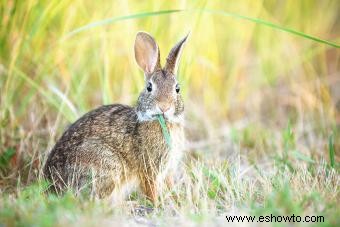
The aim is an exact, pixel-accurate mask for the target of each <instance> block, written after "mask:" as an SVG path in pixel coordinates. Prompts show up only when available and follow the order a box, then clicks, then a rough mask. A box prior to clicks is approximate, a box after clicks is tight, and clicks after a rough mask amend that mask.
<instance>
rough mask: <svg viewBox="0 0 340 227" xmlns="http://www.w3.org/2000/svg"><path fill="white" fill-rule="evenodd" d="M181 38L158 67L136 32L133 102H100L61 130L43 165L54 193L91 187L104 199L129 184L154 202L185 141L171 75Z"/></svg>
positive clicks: (155, 54)
mask: <svg viewBox="0 0 340 227" xmlns="http://www.w3.org/2000/svg"><path fill="white" fill-rule="evenodd" d="M186 39H187V36H186V37H185V38H184V39H182V40H181V41H180V42H179V43H177V44H176V45H175V46H174V47H173V48H172V50H171V51H170V53H169V55H168V57H167V59H166V64H165V66H164V68H162V67H161V64H160V59H159V58H160V53H159V48H158V45H157V43H156V42H155V40H154V38H153V37H151V36H150V35H149V34H147V33H145V32H138V33H137V35H136V40H135V45H134V50H135V59H136V62H137V63H138V65H139V66H140V68H141V69H142V70H143V71H144V75H145V87H144V89H143V90H142V92H141V93H140V95H139V98H138V101H137V106H136V107H130V106H126V105H121V104H113V105H106V106H101V107H99V108H97V109H95V110H92V111H90V112H89V113H87V114H85V115H84V116H82V117H81V118H80V119H78V120H77V121H76V122H75V123H73V124H72V125H71V126H70V127H69V128H68V129H67V130H66V131H65V132H64V134H63V135H62V137H61V138H60V139H59V141H58V142H57V143H56V145H55V146H54V148H53V149H52V151H51V153H50V154H49V157H48V159H47V161H46V164H45V167H44V176H45V177H46V178H47V179H48V180H49V181H51V182H52V187H53V189H54V190H55V191H56V192H62V191H63V190H65V189H66V188H68V187H71V188H73V189H74V190H76V191H79V190H82V189H83V188H89V186H90V189H91V191H92V192H94V193H95V195H96V196H98V197H100V198H103V197H108V196H110V195H111V196H112V195H113V194H115V196H117V195H121V192H123V188H126V186H127V185H129V186H131V183H132V184H135V185H137V186H140V188H141V189H142V191H143V192H144V194H145V195H146V197H147V198H148V199H150V200H151V201H152V202H155V201H156V199H157V192H158V191H159V187H160V186H161V185H162V183H163V182H164V181H166V182H168V183H169V184H171V182H172V179H171V178H172V176H171V172H173V171H174V170H176V169H177V165H178V163H179V161H180V159H181V157H182V154H183V145H184V130H183V123H184V122H183V120H184V118H183V111H184V105H183V100H182V97H181V92H180V86H179V84H178V81H177V79H176V73H177V68H178V64H179V58H180V55H181V51H182V48H183V44H184V43H185V42H186ZM160 114H161V115H163V116H164V118H165V121H166V125H167V128H168V130H169V134H170V136H171V146H168V145H167V144H166V141H165V139H164V135H163V133H162V128H161V125H160V124H159V122H158V121H157V116H158V115H160ZM121 196H123V195H121Z"/></svg>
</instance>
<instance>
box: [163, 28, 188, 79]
mask: <svg viewBox="0 0 340 227" xmlns="http://www.w3.org/2000/svg"><path fill="white" fill-rule="evenodd" d="M188 36H189V34H188V35H186V36H185V37H184V38H183V39H182V40H181V41H179V42H178V43H177V44H176V45H175V46H174V47H173V48H172V49H171V51H170V53H169V55H168V57H167V58H166V64H165V66H164V69H165V70H166V71H168V72H170V73H172V74H174V75H176V73H177V69H178V65H179V59H180V58H181V53H182V49H183V46H184V43H185V41H186V40H187V38H188Z"/></svg>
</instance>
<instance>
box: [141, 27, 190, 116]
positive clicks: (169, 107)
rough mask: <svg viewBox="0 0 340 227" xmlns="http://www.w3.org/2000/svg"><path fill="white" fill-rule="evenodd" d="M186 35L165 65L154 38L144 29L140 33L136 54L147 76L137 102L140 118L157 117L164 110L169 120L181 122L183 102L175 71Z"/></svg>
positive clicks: (175, 47) (174, 48)
mask: <svg viewBox="0 0 340 227" xmlns="http://www.w3.org/2000/svg"><path fill="white" fill-rule="evenodd" d="M186 39H187V36H186V37H185V38H184V39H182V40H181V41H180V42H178V43H177V44H176V45H175V46H174V47H173V48H172V49H171V51H170V53H169V55H168V57H167V59H166V63H165V66H164V67H163V68H162V67H161V64H160V59H159V56H160V54H159V48H158V45H157V43H156V42H155V40H154V38H153V37H151V36H150V35H149V34H147V33H145V32H138V33H137V36H136V41H135V58H136V61H137V63H138V65H139V66H140V68H141V69H142V70H143V71H144V76H145V88H144V89H143V91H142V92H141V94H140V96H139V98H138V102H137V114H138V119H139V120H140V121H149V120H154V119H155V118H156V115H158V114H163V115H164V117H165V119H166V120H168V121H170V122H178V123H180V122H182V120H183V111H184V105H183V100H182V97H181V90H180V85H179V84H178V81H177V78H176V74H177V69H178V64H179V59H180V55H181V51H182V48H183V44H184V43H185V41H186Z"/></svg>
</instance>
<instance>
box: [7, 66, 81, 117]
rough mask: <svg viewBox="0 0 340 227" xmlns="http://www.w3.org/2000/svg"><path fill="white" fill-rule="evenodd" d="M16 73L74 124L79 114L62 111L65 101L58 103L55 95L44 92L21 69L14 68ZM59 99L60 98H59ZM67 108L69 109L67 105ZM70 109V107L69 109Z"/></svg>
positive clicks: (71, 111) (70, 110)
mask: <svg viewBox="0 0 340 227" xmlns="http://www.w3.org/2000/svg"><path fill="white" fill-rule="evenodd" d="M14 72H15V75H18V76H20V77H21V78H22V79H24V80H25V81H26V82H27V83H28V84H29V85H30V86H31V87H32V88H34V89H35V90H37V91H38V92H39V93H40V94H41V95H42V96H43V97H45V98H46V100H47V101H48V102H49V103H50V104H52V106H54V107H55V108H57V109H58V111H59V112H61V113H62V114H63V115H64V116H65V117H66V119H67V120H68V121H70V122H72V121H73V120H74V119H76V118H77V117H78V116H77V113H75V112H74V111H73V110H72V109H69V111H62V109H63V108H64V105H63V103H64V100H61V102H59V101H57V100H56V99H55V98H54V97H55V96H54V95H50V94H49V93H48V92H46V91H45V90H44V88H42V87H41V86H39V84H37V83H36V82H35V81H34V80H32V79H31V78H29V77H28V76H27V75H26V74H25V73H23V72H21V71H20V70H19V69H17V68H14ZM57 97H59V96H57ZM67 107H69V106H68V105H67ZM69 108H70V107H69Z"/></svg>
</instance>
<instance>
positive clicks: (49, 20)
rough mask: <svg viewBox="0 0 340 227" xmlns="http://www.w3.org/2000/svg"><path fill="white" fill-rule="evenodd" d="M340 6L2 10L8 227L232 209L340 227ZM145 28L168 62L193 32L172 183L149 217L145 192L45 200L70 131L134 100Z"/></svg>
mask: <svg viewBox="0 0 340 227" xmlns="http://www.w3.org/2000/svg"><path fill="white" fill-rule="evenodd" d="M178 9H184V10H178ZM338 12H339V4H338V2H337V1H336V0H327V1H307V0H306V1H294V0H288V1H283V2H277V1H268V0H265V1H234V2H230V1H225V2H224V1H220V2H218V1H204V0H200V1H168V2H159V1H149V2H141V1H124V2H101V3H100V4H95V3H93V2H92V1H80V0H75V1H67V0H59V1H55V0H52V1H45V0H42V1H33V0H28V1H25V2H21V1H14V0H8V1H3V2H1V3H0V18H1V19H0V23H1V26H0V106H1V108H0V226H2V225H4V226H33V225H35V226H50V225H55V226H65V225H66V226H73V225H79V224H81V225H99V224H103V225H108V224H110V225H114V224H115V225H118V224H122V223H125V224H131V225H137V224H145V225H169V224H170V223H173V225H198V224H201V225H218V224H219V225H224V224H227V221H226V219H225V216H226V215H233V214H237V215H246V214H247V215H270V214H273V215H274V214H275V215H292V214H295V215H301V216H305V215H323V216H324V217H325V222H324V223H317V224H318V225H320V224H322V225H324V226H337V225H339V223H340V219H339V217H338V213H339V212H340V210H339V205H338V201H339V199H340V198H339V160H340V159H339V152H338V151H339V148H340V137H339V125H340V115H339V112H340V109H339V106H340V95H339V89H338V87H339V86H340V80H339V76H338V75H339V73H340V72H339V68H340V67H339V62H340V61H339V43H340V40H339V37H340V36H339V35H340V30H339V29H338V27H339V26H338V25H339V13H338ZM139 30H145V31H148V32H149V33H151V34H153V35H154V36H155V38H156V40H157V41H158V43H159V46H160V51H161V57H162V60H163V61H162V62H164V59H165V57H166V54H167V52H168V51H169V50H170V48H171V47H172V45H173V44H175V43H176V41H178V40H179V39H180V38H181V37H182V36H184V35H185V34H187V32H188V31H191V35H190V39H189V40H188V43H187V45H186V47H185V50H184V51H183V57H182V59H181V61H182V64H181V66H180V72H179V81H180V83H181V91H182V92H183V96H184V100H185V108H186V135H187V140H188V144H187V149H186V155H185V159H184V160H183V163H182V165H181V174H180V176H179V177H178V179H177V184H176V185H175V187H174V188H172V190H170V191H169V190H168V191H164V192H162V194H161V196H160V198H159V199H160V201H161V205H160V207H158V208H155V209H154V210H153V211H152V212H147V213H145V214H143V212H144V211H145V209H139V208H140V207H141V206H144V207H148V206H150V204H149V202H148V201H146V200H145V198H144V197H143V195H141V194H140V193H139V192H134V193H133V194H131V195H130V198H129V199H128V200H127V201H126V202H124V203H123V204H112V203H110V201H103V200H96V199H94V198H91V197H89V196H87V195H85V194H84V195H81V196H78V197H76V196H74V194H73V193H72V192H71V191H70V192H68V193H66V194H65V195H64V196H55V195H51V194H46V193H45V192H44V191H45V189H46V182H44V180H43V179H42V177H41V169H42V166H43V164H44V162H45V160H46V157H47V155H48V152H49V151H50V150H51V148H52V147H53V145H54V143H55V142H56V140H57V139H58V138H59V136H60V135H61V133H62V131H63V130H64V129H65V127H66V126H67V125H68V124H70V123H71V122H73V121H75V120H76V119H77V118H78V117H80V116H81V115H82V114H84V113H86V112H87V111H89V110H91V109H93V108H95V107H97V106H99V105H102V104H108V103H124V104H130V105H133V104H134V103H135V100H136V99H137V97H138V93H139V91H140V90H141V89H142V87H143V86H144V84H143V83H144V82H143V76H142V74H141V72H140V71H139V70H138V67H137V66H136V64H135V62H134V59H133V56H134V55H133V42H134V38H135V34H136V33H137V31H139ZM282 31H283V32H282ZM146 210H147V209H146ZM140 212H142V214H141V213H140ZM244 224H248V225H251V223H244ZM277 224H280V223H277ZM281 224H282V223H281ZM273 225H276V224H274V223H273Z"/></svg>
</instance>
